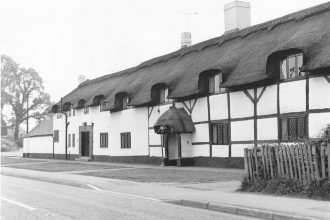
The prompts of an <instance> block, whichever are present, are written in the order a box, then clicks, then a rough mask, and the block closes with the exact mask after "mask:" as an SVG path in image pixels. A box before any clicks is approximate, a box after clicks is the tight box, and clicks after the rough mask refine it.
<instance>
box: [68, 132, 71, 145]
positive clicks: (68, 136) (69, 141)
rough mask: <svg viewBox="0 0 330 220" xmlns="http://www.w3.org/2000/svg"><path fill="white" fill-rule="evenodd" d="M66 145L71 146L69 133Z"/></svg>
mask: <svg viewBox="0 0 330 220" xmlns="http://www.w3.org/2000/svg"><path fill="white" fill-rule="evenodd" d="M68 147H71V134H68Z"/></svg>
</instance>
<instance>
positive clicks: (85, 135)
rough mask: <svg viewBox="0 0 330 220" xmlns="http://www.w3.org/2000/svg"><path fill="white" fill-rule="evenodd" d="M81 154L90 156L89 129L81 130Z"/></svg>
mask: <svg viewBox="0 0 330 220" xmlns="http://www.w3.org/2000/svg"><path fill="white" fill-rule="evenodd" d="M81 156H83V157H88V156H89V131H84V132H81Z"/></svg>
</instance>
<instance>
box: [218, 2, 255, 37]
mask: <svg viewBox="0 0 330 220" xmlns="http://www.w3.org/2000/svg"><path fill="white" fill-rule="evenodd" d="M250 11H251V5H250V2H243V1H233V2H230V3H228V4H225V6H224V12H225V33H228V32H233V31H237V30H241V29H244V28H246V27H249V26H250V25H251V15H250V14H251V13H250Z"/></svg>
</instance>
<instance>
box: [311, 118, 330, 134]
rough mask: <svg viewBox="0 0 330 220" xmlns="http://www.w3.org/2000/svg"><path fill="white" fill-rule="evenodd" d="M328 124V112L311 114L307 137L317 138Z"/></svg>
mask: <svg viewBox="0 0 330 220" xmlns="http://www.w3.org/2000/svg"><path fill="white" fill-rule="evenodd" d="M327 124H330V112H327V113H313V114H310V115H309V136H310V137H312V138H315V137H319V135H320V134H321V131H322V129H324V128H325V127H326V125H327Z"/></svg>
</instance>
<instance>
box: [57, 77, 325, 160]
mask: <svg viewBox="0 0 330 220" xmlns="http://www.w3.org/2000/svg"><path fill="white" fill-rule="evenodd" d="M329 94H330V76H329V75H326V76H317V77H307V78H302V79H295V80H288V81H285V82H280V83H277V84H274V85H267V86H262V87H259V88H255V89H249V90H242V91H235V92H223V93H218V94H211V95H209V96H206V97H201V98H194V99H191V100H186V101H178V102H174V103H173V102H172V101H171V100H170V101H169V102H167V103H164V104H160V105H157V106H149V107H140V108H131V109H127V110H123V111H119V112H114V113H109V112H108V111H106V112H100V108H99V106H97V107H90V111H89V114H84V112H83V110H76V111H75V116H72V117H68V122H69V123H70V124H69V126H68V134H73V133H74V134H75V141H76V143H75V147H69V148H68V153H70V154H79V126H82V124H83V123H84V122H86V123H87V124H88V125H91V124H93V155H109V156H138V155H149V156H151V157H161V156H162V155H164V153H165V152H162V151H163V150H164V149H162V146H161V136H160V135H158V134H156V133H155V132H154V129H153V125H154V124H155V122H156V121H157V119H158V117H159V116H161V115H162V114H163V113H164V112H165V111H167V110H168V109H169V108H170V107H171V106H173V105H174V106H176V107H177V108H184V109H185V110H186V111H187V113H188V114H189V115H190V116H191V118H192V120H193V123H194V126H195V129H196V130H195V132H193V133H192V134H181V148H182V157H184V158H187V157H228V156H232V157H241V156H243V149H244V148H245V147H252V146H254V145H255V144H260V143H279V132H280V130H279V118H280V117H283V116H286V115H295V114H303V115H306V118H307V123H308V129H307V130H308V132H307V134H308V135H309V137H316V136H317V135H319V133H320V131H321V129H322V128H324V127H325V125H326V124H328V123H330V98H329ZM64 120H65V117H62V118H60V119H57V117H56V115H55V116H54V130H59V131H60V132H59V142H55V143H54V150H55V154H64V153H65V148H64V146H65V144H64V140H65V136H64V135H65V127H64ZM212 123H227V124H228V127H229V131H228V132H229V143H228V144H227V145H215V144H212V142H211V141H210V140H211V139H210V138H211V135H210V128H211V124H212ZM101 132H102V133H103V132H108V134H109V135H108V138H109V140H108V143H109V146H108V147H107V148H100V140H99V138H100V133H101ZM121 132H131V144H132V146H131V148H130V149H122V148H121V145H120V133H121Z"/></svg>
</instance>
